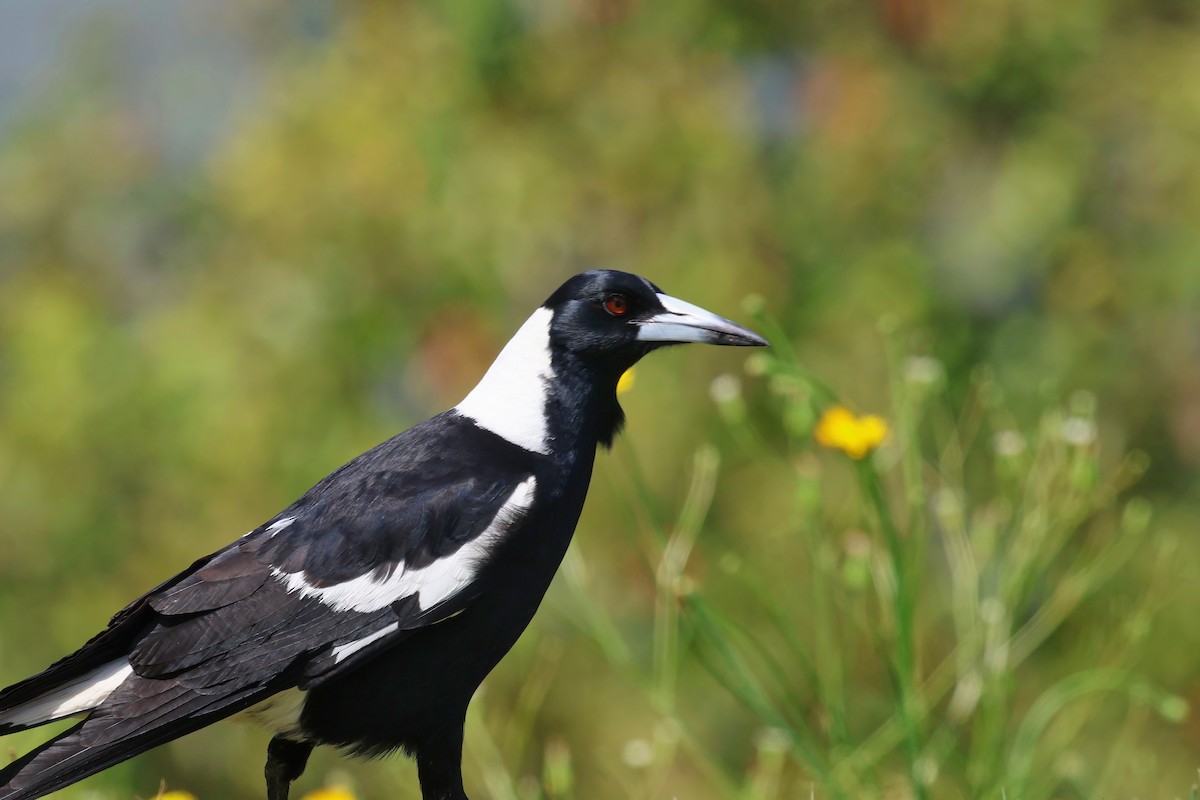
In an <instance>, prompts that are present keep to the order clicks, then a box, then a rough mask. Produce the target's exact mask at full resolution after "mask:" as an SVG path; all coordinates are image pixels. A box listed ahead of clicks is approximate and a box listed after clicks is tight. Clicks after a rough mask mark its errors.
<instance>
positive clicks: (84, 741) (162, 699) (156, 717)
mask: <svg viewBox="0 0 1200 800" xmlns="http://www.w3.org/2000/svg"><path fill="white" fill-rule="evenodd" d="M147 683H150V682H147ZM155 683H157V684H158V685H159V687H157V688H160V693H159V694H158V696H157V697H154V698H144V699H143V701H142V703H131V704H128V705H125V706H124V707H117V708H112V709H100V710H98V711H97V712H95V713H94V714H93V715H92V716H90V717H88V718H87V719H85V720H84V721H83V722H80V723H79V724H78V725H76V726H75V727H73V728H71V729H69V730H67V731H65V732H64V733H62V734H61V735H59V736H57V737H55V738H54V739H52V740H50V741H49V742H46V743H45V744H43V745H42V746H41V747H38V748H37V749H36V750H34V751H32V752H30V753H27V754H26V755H25V756H23V757H21V758H19V759H17V760H16V761H14V762H13V763H12V764H9V765H8V766H7V767H5V768H4V769H2V770H0V800H34V798H38V797H44V796H46V795H48V794H50V793H51V792H56V791H58V790H59V789H62V788H63V787H64V786H69V785H71V784H72V783H75V782H76V781H80V780H83V779H84V778H86V777H88V776H90V775H95V774H96V773H97V772H100V771H101V770H104V769H108V768H109V767H111V766H113V765H114V764H119V763H120V762H122V761H125V760H126V759H129V758H133V757H134V756H136V755H138V754H139V753H144V752H146V751H147V750H149V749H151V748H153V747H157V746H158V745H160V744H165V743H166V742H169V741H171V740H172V739H178V738H179V737H180V736H184V735H186V734H189V733H191V732H192V731H196V730H199V729H200V728H203V727H204V726H206V725H211V724H212V723H213V722H216V721H217V720H219V719H223V718H225V717H228V716H230V715H231V714H235V713H237V712H238V711H241V710H243V709H244V708H246V707H247V706H249V705H252V704H253V703H254V702H255V701H256V700H258V699H260V698H259V697H258V696H254V695H252V694H251V693H250V692H240V693H237V694H235V695H233V696H227V697H220V696H213V695H204V694H200V693H197V692H195V691H191V690H188V689H184V688H182V687H180V686H178V685H173V686H171V685H169V684H167V685H164V684H165V682H161V681H160V682H155ZM147 706H149V707H147ZM139 710H140V711H141V712H142V713H138V712H139Z"/></svg>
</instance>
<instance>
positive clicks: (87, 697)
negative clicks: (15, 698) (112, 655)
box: [0, 658, 133, 725]
mask: <svg viewBox="0 0 1200 800" xmlns="http://www.w3.org/2000/svg"><path fill="white" fill-rule="evenodd" d="M132 674H133V667H131V666H129V661H128V659H124V658H122V659H120V660H118V661H112V662H110V663H108V664H105V665H104V666H102V667H98V668H96V669H94V670H92V671H91V672H89V673H87V674H86V675H84V676H82V677H80V678H76V679H75V680H73V681H71V682H70V683H68V684H66V685H64V686H60V687H59V688H57V689H54V690H53V691H49V692H46V693H45V694H43V695H41V696H40V697H35V698H34V699H32V700H29V701H28V702H25V703H22V704H21V705H19V706H17V707H16V708H12V709H9V710H8V711H6V712H4V713H3V714H0V725H36V724H38V723H40V722H49V721H50V720H55V719H62V718H63V717H70V716H74V715H75V714H82V713H84V712H86V711H91V710H93V709H94V708H96V707H97V706H99V705H100V704H101V703H103V702H104V701H105V700H107V699H108V696H109V695H110V694H112V693H113V691H114V690H115V689H116V688H117V687H118V686H120V685H121V684H122V683H124V682H125V679H126V678H128V677H129V676H130V675H132Z"/></svg>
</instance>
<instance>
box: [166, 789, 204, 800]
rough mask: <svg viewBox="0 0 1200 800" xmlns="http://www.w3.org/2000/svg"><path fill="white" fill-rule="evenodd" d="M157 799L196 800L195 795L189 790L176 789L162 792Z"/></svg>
mask: <svg viewBox="0 0 1200 800" xmlns="http://www.w3.org/2000/svg"><path fill="white" fill-rule="evenodd" d="M157 800H196V795H194V794H192V793H191V792H180V791H178V790H176V791H172V792H163V793H162V794H160V795H159V796H158V798H157Z"/></svg>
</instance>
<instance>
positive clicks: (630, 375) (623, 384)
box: [617, 367, 636, 395]
mask: <svg viewBox="0 0 1200 800" xmlns="http://www.w3.org/2000/svg"><path fill="white" fill-rule="evenodd" d="M633 370H634V368H633V367H630V368H629V369H627V370H625V374H624V375H622V376H621V380H619V381H617V394H618V395H623V394H625V393H626V392H628V391H629V390H630V389H632V388H633V381H634V379H635V378H636V376H635V375H634V372H633Z"/></svg>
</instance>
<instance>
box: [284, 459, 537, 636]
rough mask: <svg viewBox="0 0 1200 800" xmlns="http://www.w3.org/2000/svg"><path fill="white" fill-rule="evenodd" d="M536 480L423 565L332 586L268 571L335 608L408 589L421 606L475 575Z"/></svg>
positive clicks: (376, 606) (394, 596)
mask: <svg viewBox="0 0 1200 800" xmlns="http://www.w3.org/2000/svg"><path fill="white" fill-rule="evenodd" d="M536 486H537V481H535V480H534V478H533V476H532V475H531V476H529V477H528V478H526V479H525V480H524V481H522V482H521V483H520V484H519V485H518V486H517V488H516V489H514V490H513V493H512V494H511V495H509V497H508V500H506V501H505V502H504V505H503V506H501V507H500V510H499V511H498V512H496V516H495V517H493V518H492V521H491V523H489V524H488V526H487V529H486V530H484V531H483V533H481V534H479V535H478V536H476V537H475V538H474V539H472V540H471V541H469V542H467V543H466V544H464V545H463V546H462V547H460V548H458V550H455V551H454V552H453V553H451V554H450V555H448V556H445V557H444V558H439V559H438V560H437V561H434V562H433V563H431V564H426V565H425V566H423V567H417V568H411V567H406V566H405V564H404V562H400V563H398V564H396V566H395V568H394V569H393V570H392V571H391V572H390V573H389V574H387V575H383V576H377V575H376V573H375V571H374V570H372V571H371V572H368V573H366V574H365V575H360V576H358V577H357V578H352V579H350V580H348V581H344V582H342V583H335V584H333V585H332V586H314V585H313V584H312V583H310V582H309V580H308V578H307V577H306V576H305V574H304V573H303V572H284V571H283V570H281V569H279V568H278V567H275V568H272V570H271V572H272V574H273V575H274V576H275V577H276V578H278V579H279V580H281V581H283V583H284V585H285V586H287V590H288V591H289V592H299V593H300V594H301V595H302V596H304V597H315V598H317V599H318V600H320V601H321V602H322V603H325V604H326V605H327V606H329V607H330V608H332V609H333V610H334V611H357V612H360V613H371V612H374V611H379V610H381V609H384V608H387V607H388V606H390V605H391V604H392V603H395V602H396V601H398V600H402V599H404V598H405V597H411V596H413V595H417V605H418V606H419V607H420V608H421V610H422V611H424V610H426V609H428V608H432V607H433V606H435V605H437V604H438V603H441V602H442V601H444V600H448V599H450V598H451V597H453V596H454V595H456V594H458V593H459V592H460V591H461V590H462V588H463V587H464V586H466V585H467V584H469V583H470V582H471V581H472V580H473V579H474V578H475V575H476V573H478V571H479V568H480V567H481V566H482V565H483V563H484V561H486V560H487V557H488V556H489V555H490V554H491V551H492V549H493V548H494V547H495V545H496V543H497V542H498V541H499V540H500V539H501V538H502V537H503V536H504V534H505V533H506V532H507V530H508V528H509V527H510V526H511V525H512V523H513V522H514V521H515V520H516V519H517V518H518V517H519V516H520V515H521V514H523V513H525V511H527V510H528V509H529V507H530V506H531V505H533V496H534V495H533V493H534V489H535V488H536ZM347 646H349V645H347Z"/></svg>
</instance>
